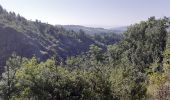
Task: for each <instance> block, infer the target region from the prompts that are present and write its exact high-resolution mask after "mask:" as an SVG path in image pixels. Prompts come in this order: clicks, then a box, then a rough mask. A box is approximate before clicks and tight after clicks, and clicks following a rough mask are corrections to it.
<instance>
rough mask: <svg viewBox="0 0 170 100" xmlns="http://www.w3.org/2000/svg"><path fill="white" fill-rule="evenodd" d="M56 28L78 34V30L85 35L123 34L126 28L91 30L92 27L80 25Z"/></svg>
mask: <svg viewBox="0 0 170 100" xmlns="http://www.w3.org/2000/svg"><path fill="white" fill-rule="evenodd" d="M57 27H64V28H65V29H66V30H73V31H75V32H78V31H79V30H80V29H81V30H83V31H84V32H85V33H87V34H91V35H94V34H105V33H123V32H124V31H126V30H127V27H116V28H111V29H104V28H92V27H85V26H80V25H57Z"/></svg>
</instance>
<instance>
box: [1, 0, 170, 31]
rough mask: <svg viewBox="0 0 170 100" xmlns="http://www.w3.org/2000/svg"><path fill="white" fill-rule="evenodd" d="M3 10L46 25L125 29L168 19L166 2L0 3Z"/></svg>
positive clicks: (50, 0)
mask: <svg viewBox="0 0 170 100" xmlns="http://www.w3.org/2000/svg"><path fill="white" fill-rule="evenodd" d="M0 4H1V5H2V6H3V7H4V8H5V9H7V11H14V12H16V13H19V14H20V15H22V16H24V17H25V18H27V19H32V20H35V19H39V20H41V21H42V22H48V23H50V24H53V25H55V24H62V25H66V24H69V25H70V24H74V25H85V26H94V27H105V28H107V27H115V26H126V25H130V24H133V23H135V22H139V21H141V20H146V19H147V18H148V17H150V16H156V17H158V18H159V17H163V16H167V17H169V16H170V0H0Z"/></svg>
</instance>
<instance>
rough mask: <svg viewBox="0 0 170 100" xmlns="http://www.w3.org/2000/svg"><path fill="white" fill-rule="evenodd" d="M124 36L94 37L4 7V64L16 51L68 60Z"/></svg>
mask: <svg viewBox="0 0 170 100" xmlns="http://www.w3.org/2000/svg"><path fill="white" fill-rule="evenodd" d="M120 39H121V35H118V34H114V33H112V34H109V35H102V36H101V35H98V36H92V35H88V34H86V33H85V32H84V31H82V30H80V31H77V32H74V31H68V30H66V29H65V28H63V27H56V26H52V25H50V24H47V23H42V22H40V21H38V20H36V21H35V22H34V21H29V20H27V19H25V18H23V17H21V16H20V15H16V14H15V13H13V12H7V11H6V10H4V9H3V8H2V7H0V48H1V50H0V66H3V65H5V61H6V59H8V58H9V57H10V56H11V54H12V53H13V52H15V53H16V54H17V55H19V56H23V57H32V56H33V55H34V56H36V57H37V58H39V59H40V60H45V59H47V58H49V57H51V56H56V57H57V58H58V59H64V58H66V57H68V56H73V55H78V54H81V53H82V52H87V51H88V48H89V46H90V45H91V44H95V45H98V46H100V47H102V48H104V49H105V48H106V46H107V45H109V44H113V43H116V42H118V41H120Z"/></svg>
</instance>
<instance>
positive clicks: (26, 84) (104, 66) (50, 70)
mask: <svg viewBox="0 0 170 100" xmlns="http://www.w3.org/2000/svg"><path fill="white" fill-rule="evenodd" d="M168 26H169V19H167V18H163V19H155V18H154V17H151V18H149V19H148V21H143V22H141V23H139V24H135V25H132V26H131V27H129V28H128V30H127V31H126V32H125V34H124V39H123V40H122V41H121V42H120V43H118V44H113V45H109V46H108V49H107V51H106V52H104V53H102V48H101V47H99V46H96V45H91V46H90V50H89V52H87V54H86V55H84V54H82V55H78V56H73V57H68V58H67V60H66V61H65V62H60V61H56V60H55V59H54V58H51V59H48V60H46V61H44V62H41V61H39V60H38V59H36V57H33V58H31V59H28V58H23V57H18V56H16V55H13V56H12V57H11V58H10V59H9V60H8V61H7V64H6V69H5V72H4V73H3V75H2V79H1V81H0V90H1V91H0V94H1V96H2V97H3V98H5V99H11V100H22V99H25V100H27V99H33V100H87V99H88V100H146V99H149V100H150V99H152V98H153V99H155V98H156V99H157V98H158V99H159V98H161V97H162V96H160V95H159V92H154V91H159V89H162V86H165V85H169V78H168V75H169V68H168V66H169V65H170V64H169V45H170V44H169V39H167V37H169V36H168V33H167V30H166V29H167V28H168ZM163 89H164V88H163ZM164 91H165V90H164ZM156 93H158V95H157V94H156ZM168 95H169V94H168ZM164 98H167V96H164Z"/></svg>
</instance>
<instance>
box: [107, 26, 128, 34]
mask: <svg viewBox="0 0 170 100" xmlns="http://www.w3.org/2000/svg"><path fill="white" fill-rule="evenodd" d="M127 28H128V26H121V27H114V28H111V29H109V30H112V31H113V32H116V33H123V32H125V31H126V30H127Z"/></svg>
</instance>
